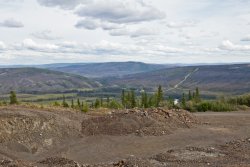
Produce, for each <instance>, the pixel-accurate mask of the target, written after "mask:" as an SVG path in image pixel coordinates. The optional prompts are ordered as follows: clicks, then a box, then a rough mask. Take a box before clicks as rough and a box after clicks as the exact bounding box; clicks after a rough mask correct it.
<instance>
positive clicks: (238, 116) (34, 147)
mask: <svg viewBox="0 0 250 167" xmlns="http://www.w3.org/2000/svg"><path fill="white" fill-rule="evenodd" d="M0 110H1V114H0V117H1V121H2V122H1V123H2V124H1V126H3V125H4V126H6V125H7V124H8V126H7V127H8V128H9V130H8V131H7V132H6V131H3V130H0V132H1V136H3V134H4V133H3V132H5V133H6V134H4V136H6V138H3V137H2V138H1V145H0V159H3V160H9V161H8V162H7V161H2V163H4V164H1V163H0V166H1V165H2V166H8V165H10V164H13V163H17V164H18V165H19V166H22V165H21V163H20V162H19V161H17V160H22V161H24V162H27V163H28V164H29V165H30V166H75V165H76V164H90V165H93V166H94V164H101V165H99V166H105V165H106V166H114V165H113V164H114V163H115V162H120V163H119V164H118V166H119V165H120V166H133V165H134V164H137V165H138V166H159V167H160V166H223V165H225V166H229V165H231V166H240V165H242V166H247V165H249V166H250V140H249V138H250V112H231V113H213V112H211V113H210V112H208V113H196V114H194V115H195V116H196V118H197V119H198V120H199V122H200V123H199V124H195V125H193V126H190V127H189V128H184V127H183V128H182V127H181V126H178V128H173V129H172V130H171V131H169V133H167V134H162V135H156V136H152V135H135V134H119V135H103V134H98V135H84V134H82V129H81V123H80V121H81V120H84V119H86V116H83V114H80V113H77V114H75V113H68V112H46V111H39V112H38V111H34V110H27V109H25V110H20V109H17V108H16V109H0ZM6 115H7V118H8V119H7V121H6ZM13 115H15V117H14V121H13V117H11V116H13ZM17 115H18V117H16V116H17ZM21 115H22V116H23V115H28V116H29V118H30V116H32V117H33V118H32V119H28V118H25V119H21V120H18V118H20V116H21ZM22 116H21V117H22ZM87 117H91V116H87ZM10 118H11V119H10ZM38 118H39V119H38ZM40 118H43V121H41V119H40ZM127 118H130V117H126V119H125V121H129V120H128V119H127ZM4 120H5V121H4ZM19 121H20V122H24V123H22V124H20V123H19V124H20V125H21V127H20V128H19V129H18V130H21V129H22V128H27V129H29V128H32V130H31V131H32V134H31V133H30V134H29V133H28V134H24V135H16V136H15V135H13V131H15V129H11V127H12V128H14V127H15V126H14V124H15V123H18V122H19ZM123 121H124V120H123ZM6 122H7V123H6ZM28 122H32V125H35V126H32V127H29V126H27V127H26V125H27V123H28ZM44 122H45V123H44ZM143 122H144V121H143ZM128 123H129V122H128ZM40 124H41V125H42V127H43V130H44V131H41V129H40V128H38V127H39V125H40ZM9 125H10V126H9ZM151 125H153V126H154V127H155V126H156V124H150V126H151ZM145 126H146V125H145ZM147 126H149V124H148V125H147ZM167 126H169V125H167ZM36 128H37V129H36ZM36 130H37V131H36ZM34 132H35V133H34ZM8 134H12V135H9V136H8ZM25 135H26V136H27V135H30V136H35V140H32V137H31V138H27V137H25ZM10 137H12V138H10ZM237 148H240V150H238V149H237ZM239 153H240V154H239ZM58 157H63V158H65V159H63V158H61V159H60V158H58ZM47 158H48V159H47ZM121 160H124V161H121ZM23 166H25V165H23ZM27 166H28V165H27Z"/></svg>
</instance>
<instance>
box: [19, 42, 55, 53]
mask: <svg viewBox="0 0 250 167" xmlns="http://www.w3.org/2000/svg"><path fill="white" fill-rule="evenodd" d="M21 47H23V48H24V49H29V50H34V51H38V52H55V51H57V49H58V48H59V47H58V46H57V45H55V44H38V43H36V42H35V41H33V40H32V39H25V40H23V42H22V44H21Z"/></svg>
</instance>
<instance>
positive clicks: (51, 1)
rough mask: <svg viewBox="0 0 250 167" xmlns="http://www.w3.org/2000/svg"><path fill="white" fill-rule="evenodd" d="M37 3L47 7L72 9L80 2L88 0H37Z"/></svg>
mask: <svg viewBox="0 0 250 167" xmlns="http://www.w3.org/2000/svg"><path fill="white" fill-rule="evenodd" d="M37 1H38V3H39V4H41V5H43V6H47V7H61V8H63V9H74V8H75V7H76V6H77V5H79V4H81V3H86V2H88V1H90V0H37Z"/></svg>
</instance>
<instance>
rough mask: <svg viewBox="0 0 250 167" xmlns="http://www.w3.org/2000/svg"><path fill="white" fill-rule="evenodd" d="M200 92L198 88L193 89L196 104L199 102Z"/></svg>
mask: <svg viewBox="0 0 250 167" xmlns="http://www.w3.org/2000/svg"><path fill="white" fill-rule="evenodd" d="M200 99H201V98H200V91H199V88H198V87H197V88H196V89H195V101H196V102H200Z"/></svg>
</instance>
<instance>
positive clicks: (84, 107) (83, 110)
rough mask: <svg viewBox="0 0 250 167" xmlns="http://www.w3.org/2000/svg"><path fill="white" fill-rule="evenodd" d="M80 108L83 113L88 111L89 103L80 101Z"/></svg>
mask: <svg viewBox="0 0 250 167" xmlns="http://www.w3.org/2000/svg"><path fill="white" fill-rule="evenodd" d="M81 110H82V112H85V113H86V112H88V111H89V105H88V103H86V102H85V103H83V102H82V109H81Z"/></svg>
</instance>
